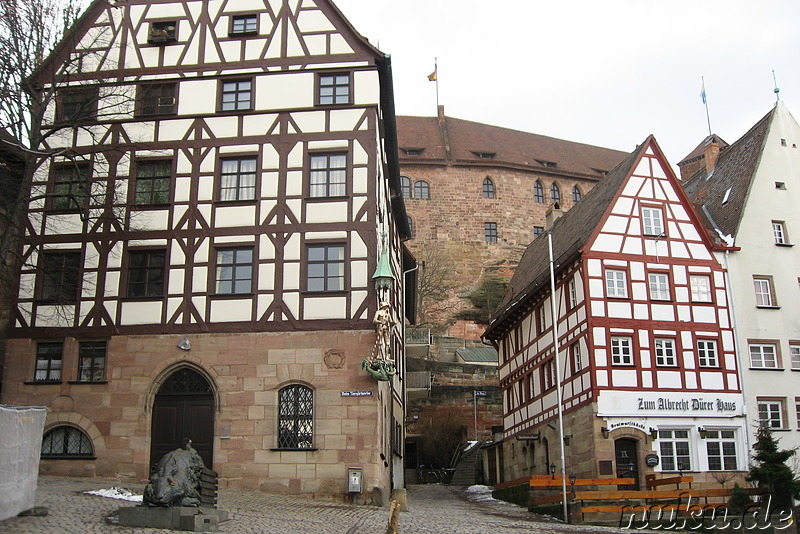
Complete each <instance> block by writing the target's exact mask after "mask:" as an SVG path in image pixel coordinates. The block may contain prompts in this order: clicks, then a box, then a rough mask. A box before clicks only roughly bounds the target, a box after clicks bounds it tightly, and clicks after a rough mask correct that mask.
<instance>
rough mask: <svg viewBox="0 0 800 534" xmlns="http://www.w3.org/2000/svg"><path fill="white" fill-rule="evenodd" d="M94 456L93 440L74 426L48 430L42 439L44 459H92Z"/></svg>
mask: <svg viewBox="0 0 800 534" xmlns="http://www.w3.org/2000/svg"><path fill="white" fill-rule="evenodd" d="M93 455H94V451H93V448H92V440H90V439H89V436H87V435H86V434H84V433H83V432H82V431H81V430H79V429H77V428H75V427H72V426H58V427H55V428H53V429H51V430H48V431H47V432H46V433H45V435H44V437H43V438H42V458H64V457H75V458H91V457H92V456H93Z"/></svg>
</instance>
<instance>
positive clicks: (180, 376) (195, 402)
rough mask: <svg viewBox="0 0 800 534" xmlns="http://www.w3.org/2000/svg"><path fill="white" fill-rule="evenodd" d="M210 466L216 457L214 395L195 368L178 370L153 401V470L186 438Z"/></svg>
mask: <svg viewBox="0 0 800 534" xmlns="http://www.w3.org/2000/svg"><path fill="white" fill-rule="evenodd" d="M186 438H188V439H191V440H192V447H194V448H195V450H196V451H197V453H198V454H199V455H200V457H201V458H202V459H203V463H205V464H206V467H208V468H209V469H210V468H211V467H212V461H213V459H214V394H213V392H212V390H211V384H209V383H208V381H207V380H206V379H205V378H204V377H203V375H201V374H200V373H198V372H197V371H194V370H192V369H188V368H183V369H178V370H177V371H175V372H174V373H172V374H171V375H170V377H169V378H167V380H166V381H165V382H164V383H163V384H162V385H161V387H160V388H159V390H158V393H157V394H156V399H155V402H154V403H153V423H152V427H151V429H150V471H151V472H152V470H153V468H154V467H155V466H156V464H158V461H159V460H160V459H161V457H162V456H164V455H165V454H166V453H168V452H170V451H174V450H175V449H177V448H179V447H181V446H182V445H183V443H184V440H185V439H186Z"/></svg>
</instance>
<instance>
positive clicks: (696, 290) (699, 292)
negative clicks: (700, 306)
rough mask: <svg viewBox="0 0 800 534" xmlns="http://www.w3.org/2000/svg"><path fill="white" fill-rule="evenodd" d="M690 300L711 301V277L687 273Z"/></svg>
mask: <svg viewBox="0 0 800 534" xmlns="http://www.w3.org/2000/svg"><path fill="white" fill-rule="evenodd" d="M689 289H690V290H691V292H692V302H711V277H710V276H707V275H704V274H692V275H689Z"/></svg>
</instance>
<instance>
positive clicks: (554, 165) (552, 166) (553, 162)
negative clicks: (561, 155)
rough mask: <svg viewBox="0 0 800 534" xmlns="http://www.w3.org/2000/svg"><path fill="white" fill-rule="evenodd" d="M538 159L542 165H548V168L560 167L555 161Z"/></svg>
mask: <svg viewBox="0 0 800 534" xmlns="http://www.w3.org/2000/svg"><path fill="white" fill-rule="evenodd" d="M536 161H538V162H539V163H540V164H541V166H542V167H546V168H548V169H555V168H556V167H558V164H557V163H556V162H555V161H545V160H542V159H537V160H536Z"/></svg>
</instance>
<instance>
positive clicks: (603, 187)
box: [484, 136, 747, 484]
mask: <svg viewBox="0 0 800 534" xmlns="http://www.w3.org/2000/svg"><path fill="white" fill-rule="evenodd" d="M549 231H550V233H551V235H552V243H553V245H552V246H553V258H554V272H555V287H556V292H555V307H556V309H557V314H556V315H557V317H556V321H555V323H556V332H557V339H558V343H557V346H558V352H557V354H556V351H555V350H554V339H553V338H554V336H553V323H554V321H553V314H552V313H551V299H552V298H553V295H552V294H551V291H550V287H551V285H550V284H551V277H550V255H549V252H548V236H547V235H544V236H543V237H540V238H538V239H536V240H534V241H533V242H532V243H531V245H530V246H529V247H528V249H527V250H526V252H525V254H524V256H523V258H522V260H521V262H520V265H519V268H518V269H517V271H516V273H515V276H514V278H513V280H512V282H511V285H510V286H509V289H508V292H507V294H506V297H505V299H504V302H503V303H502V304H501V305H500V307H499V308H498V311H497V312H496V315H495V317H494V318H493V319H492V321H491V323H490V325H489V327H488V329H487V331H486V333H485V334H484V337H485V338H486V339H488V340H490V341H491V342H492V343H493V344H495V346H496V347H497V348H498V350H499V353H500V358H501V359H500V379H501V387H502V389H503V391H504V413H505V419H504V440H503V443H502V447H496V448H495V450H494V451H491V450H490V454H495V455H502V461H501V462H490V465H504V466H505V468H504V469H503V472H502V473H498V475H499V477H502V478H503V479H505V480H513V479H517V478H522V477H526V476H528V475H532V474H546V473H550V470H551V469H552V468H555V469H556V470H557V472H558V473H560V472H561V469H562V466H561V460H560V443H559V439H560V434H559V431H558V394H557V391H558V388H557V387H556V377H557V375H558V373H557V370H556V366H557V365H558V366H560V371H561V373H560V376H561V377H562V387H563V403H562V408H563V421H564V435H565V440H564V441H565V443H567V442H568V444H566V445H565V457H566V460H565V472H566V473H567V474H575V475H577V476H579V477H583V476H585V477H593V478H594V477H598V476H632V477H634V478H637V479H638V480H639V482H640V483H641V484H643V483H644V475H645V474H648V473H653V472H679V471H683V472H709V471H711V472H713V471H723V470H724V471H737V470H743V469H745V467H746V462H747V451H746V450H745V449H744V446H743V444H744V443H745V441H744V432H745V430H746V428H745V422H744V421H745V420H744V416H743V402H742V400H743V399H742V393H741V388H740V383H739V374H738V366H737V358H736V351H735V346H734V337H733V331H732V325H731V321H730V313H729V309H728V300H729V299H728V294H727V289H726V287H727V284H726V272H725V271H724V269H723V268H722V266H721V265H720V264H719V262H718V261H717V260H716V259H715V257H714V254H713V250H714V245H713V243H712V241H711V240H710V239H709V236H708V235H707V233H706V232H705V230H704V226H703V224H702V222H701V220H700V219H699V218H698V215H697V214H696V212H695V211H694V210H693V208H692V206H691V204H690V202H689V201H688V199H687V196H686V195H685V193H684V191H683V190H682V188H681V186H680V183H679V182H678V180H677V178H676V177H675V175H674V173H673V171H672V169H671V168H670V166H669V164H668V162H667V161H666V159H665V158H664V156H663V154H662V152H661V150H660V148H659V147H658V145H657V143H656V141H655V139H654V138H653V137H652V136H651V137H649V138H648V139H647V140H645V141H644V143H642V144H641V145H640V146H639V147H638V148H637V149H636V151H634V152H633V153H632V154H630V155H629V156H628V158H626V159H625V160H624V161H623V162H622V163H621V164H620V165H619V166H618V167H616V168H615V169H614V170H613V171H611V172H610V173H609V174H608V175H607V176H606V177H605V178H604V179H603V180H602V181H600V182H599V183H598V184H597V185H596V186H595V187H594V188H593V189H592V190H591V191H590V192H589V193H588V194H587V195H586V196H585V197H584V198H583V199H582V200H581V201H580V202H579V203H577V204H576V205H575V206H574V207H573V208H572V209H571V210H570V211H569V212H567V213H566V214H564V215H563V216H561V217H560V218H559V219H557V220H556V221H555V223H554V224H553V225H552V227H551V228H550V229H549ZM551 464H552V466H551ZM499 477H498V478H499Z"/></svg>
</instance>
